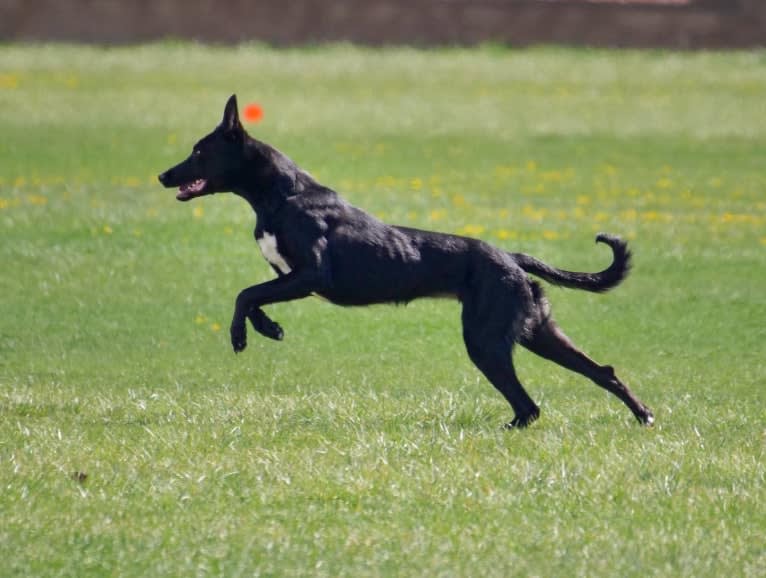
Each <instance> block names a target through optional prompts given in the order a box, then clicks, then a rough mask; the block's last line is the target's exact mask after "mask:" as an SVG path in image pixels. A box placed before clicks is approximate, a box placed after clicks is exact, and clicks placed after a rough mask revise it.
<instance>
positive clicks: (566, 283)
mask: <svg viewBox="0 0 766 578" xmlns="http://www.w3.org/2000/svg"><path fill="white" fill-rule="evenodd" d="M596 242H597V243H606V244H607V245H609V246H610V247H611V248H612V253H613V258H612V264H611V265H609V267H607V268H606V269H604V270H603V271H600V272H598V273H577V272H574V271H564V270H562V269H556V268H555V267H551V266H550V265H546V264H545V263H543V262H542V261H540V260H538V259H535V258H534V257H530V256H529V255H525V254H523V253H512V256H513V258H514V259H515V260H516V262H517V263H518V264H519V267H521V268H522V269H524V271H526V272H527V273H531V274H532V275H535V276H537V277H540V278H541V279H545V280H546V281H548V282H549V283H553V284H554V285H561V286H562V287H571V288H573V289H584V290H585V291H593V292H594V293H603V292H604V291H609V290H610V289H613V288H614V287H616V286H617V285H619V284H620V283H621V282H622V281H623V280H624V279H625V277H627V276H628V272H629V271H630V251H629V250H628V244H627V243H626V242H625V241H623V240H622V239H620V238H619V237H616V236H614V235H608V234H606V233H599V234H598V235H597V236H596Z"/></svg>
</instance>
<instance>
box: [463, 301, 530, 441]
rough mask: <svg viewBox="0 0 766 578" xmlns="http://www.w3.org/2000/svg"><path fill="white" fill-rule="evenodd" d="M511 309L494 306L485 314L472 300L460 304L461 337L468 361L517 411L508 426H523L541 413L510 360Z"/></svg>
mask: <svg viewBox="0 0 766 578" xmlns="http://www.w3.org/2000/svg"><path fill="white" fill-rule="evenodd" d="M512 314H513V311H509V310H502V308H499V307H497V306H495V307H492V310H491V311H486V312H485V314H480V312H478V311H476V310H475V307H473V306H472V303H470V302H467V303H464V304H463V340H464V341H465V347H466V350H467V351H468V356H469V357H470V358H471V361H473V363H474V364H475V365H476V367H478V368H479V369H480V370H481V372H482V373H483V374H484V376H485V377H486V378H487V379H488V380H489V381H490V383H491V384H492V385H494V386H495V388H496V389H497V390H498V391H499V392H500V393H502V394H503V396H504V397H505V399H506V400H508V403H510V404H511V407H512V408H513V411H514V413H515V414H516V415H515V417H514V418H513V421H511V422H510V423H508V424H507V427H520V428H522V427H526V426H528V425H529V424H530V423H532V422H533V421H535V420H536V419H537V418H538V417H539V416H540V408H539V407H537V404H535V402H534V401H532V399H531V398H530V397H529V395H528V394H527V392H526V391H525V390H524V387H523V386H522V385H521V382H520V381H519V379H518V377H517V376H516V371H515V370H514V367H513V362H512V361H511V351H512V348H513V343H514V323H513V315H512Z"/></svg>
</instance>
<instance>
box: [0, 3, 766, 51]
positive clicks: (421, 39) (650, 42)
mask: <svg viewBox="0 0 766 578" xmlns="http://www.w3.org/2000/svg"><path fill="white" fill-rule="evenodd" d="M159 39H184V40H198V41H204V42H215V43H233V42H243V41H245V42H265V43H270V44H275V45H304V44H315V43H323V42H354V43H362V44H371V45H386V44H413V45H422V46H431V45H445V44H457V45H471V44H477V43H484V42H497V43H507V44H511V45H516V46H524V45H529V44H550V43H563V44H574V45H591V46H618V47H619V46H625V47H627V46H631V47H662V48H675V49H704V48H729V47H738V48H746V47H755V46H764V45H766V2H764V1H763V0H415V1H411V0H291V1H289V2H285V1H284V0H258V1H248V0H225V1H217V0H196V1H193V2H190V1H187V0H0V40H2V41H4V42H9V41H70V42H95V43H137V42H145V41H150V40H159Z"/></svg>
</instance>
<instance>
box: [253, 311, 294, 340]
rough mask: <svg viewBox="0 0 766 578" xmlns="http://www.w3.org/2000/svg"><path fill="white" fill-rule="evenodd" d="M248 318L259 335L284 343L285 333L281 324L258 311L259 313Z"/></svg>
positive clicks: (256, 312)
mask: <svg viewBox="0 0 766 578" xmlns="http://www.w3.org/2000/svg"><path fill="white" fill-rule="evenodd" d="M248 317H249V318H250V323H252V324H253V329H255V330H256V331H257V332H258V333H260V334H261V335H263V336H265V337H268V338H269V339H273V340H275V341H282V338H283V337H284V336H285V332H284V331H282V328H281V327H280V325H279V323H277V322H275V321H272V320H271V319H269V318H268V317H267V316H266V314H265V313H264V312H263V311H261V310H260V309H258V310H257V311H254V312H253V313H251V314H250V315H249V316H248Z"/></svg>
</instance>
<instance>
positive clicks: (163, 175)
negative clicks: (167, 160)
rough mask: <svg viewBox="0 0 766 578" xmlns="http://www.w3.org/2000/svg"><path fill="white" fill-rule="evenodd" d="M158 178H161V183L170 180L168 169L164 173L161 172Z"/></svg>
mask: <svg viewBox="0 0 766 578" xmlns="http://www.w3.org/2000/svg"><path fill="white" fill-rule="evenodd" d="M157 178H158V179H159V181H160V183H162V184H163V185H164V184H165V182H166V181H167V180H168V173H167V171H165V172H164V173H161V174H160V175H159V176H158V177H157Z"/></svg>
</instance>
